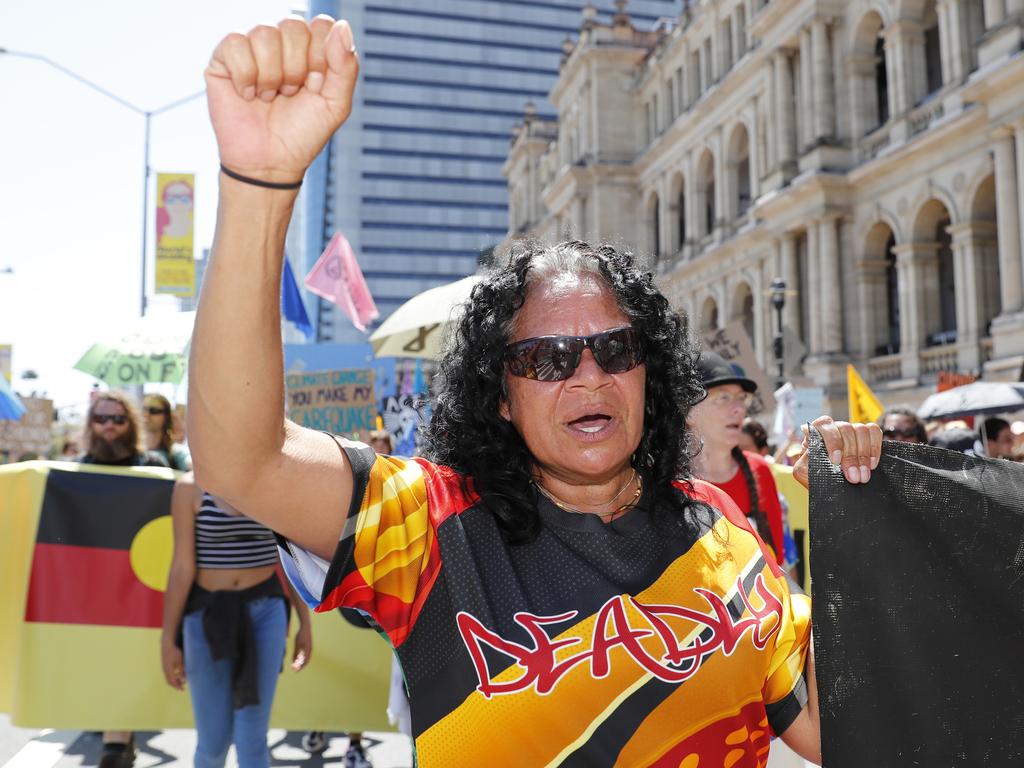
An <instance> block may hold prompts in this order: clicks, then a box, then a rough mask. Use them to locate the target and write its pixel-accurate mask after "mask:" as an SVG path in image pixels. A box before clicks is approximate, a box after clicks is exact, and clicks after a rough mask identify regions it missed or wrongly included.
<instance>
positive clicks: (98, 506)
mask: <svg viewBox="0 0 1024 768" xmlns="http://www.w3.org/2000/svg"><path fill="white" fill-rule="evenodd" d="M174 477H175V475H174V473H172V472H171V470H169V469H161V468H155V467H131V468H128V467H123V468H122V467H108V466H96V465H75V464H65V463H57V462H45V461H30V462H21V463H18V464H8V465H4V466H0V531H2V534H0V712H6V713H8V714H9V715H10V717H11V722H12V723H13V724H14V725H21V726H25V727H36V728H74V729H81V730H94V731H99V730H115V729H116V730H121V729H124V730H154V729H164V728H191V727H192V726H193V718H192V711H191V708H190V707H189V697H188V695H186V694H183V693H180V692H179V691H176V690H173V689H172V688H170V687H169V686H168V685H167V684H166V683H165V682H164V679H163V674H162V672H161V668H160V626H161V623H162V622H161V613H162V610H163V596H164V589H165V588H166V583H167V575H168V570H169V567H170V562H171V556H172V552H173V532H172V526H171V518H170V515H169V513H170V498H171V492H172V488H173V480H174ZM291 626H292V631H293V633H294V629H295V623H294V622H292V625H291ZM313 635H314V637H315V638H316V640H315V650H316V652H315V653H314V654H313V658H312V661H311V663H310V666H309V668H307V669H306V670H304V671H303V672H302V674H299V675H295V674H293V673H292V672H291V670H286V672H285V673H284V674H282V676H281V680H280V684H279V685H278V691H277V695H276V696H275V697H274V709H273V712H272V714H271V724H272V725H273V727H275V728H290V729H299V728H305V729H310V728H313V729H316V730H321V731H342V730H381V729H385V728H387V727H388V726H387V721H386V719H385V714H384V710H385V705H386V703H387V691H388V675H389V672H390V668H391V653H390V651H389V649H388V648H387V646H386V644H385V643H383V642H382V641H381V640H380V638H379V637H377V635H376V634H375V633H373V632H362V631H360V630H357V629H355V628H353V627H351V626H350V625H349V624H347V623H346V622H344V621H342V620H341V619H340V618H339V617H338V616H337V614H334V615H330V616H324V617H314V619H313ZM288 653H289V655H288V659H291V655H290V653H291V651H290V650H289V652H288Z"/></svg>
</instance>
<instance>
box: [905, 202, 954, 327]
mask: <svg viewBox="0 0 1024 768" xmlns="http://www.w3.org/2000/svg"><path fill="white" fill-rule="evenodd" d="M949 223H950V216H949V210H948V209H947V208H946V206H945V205H944V204H943V203H942V202H941V201H940V200H937V199H935V198H932V199H931V200H929V201H928V202H926V203H925V204H924V205H923V206H921V209H920V210H919V211H918V213H917V216H916V217H915V219H914V242H913V246H914V248H915V250H917V251H919V254H916V255H918V256H933V255H934V257H933V258H927V259H926V260H925V261H924V263H923V264H922V265H921V269H920V280H921V284H920V287H919V288H920V290H921V291H922V296H921V299H922V300H923V306H922V309H923V317H922V318H921V319H922V320H923V325H924V332H925V343H926V344H928V345H935V344H951V343H953V342H955V341H956V339H957V322H956V320H957V318H956V279H955V273H954V271H953V248H952V237H951V236H950V234H949V231H948V230H949ZM936 289H937V290H936Z"/></svg>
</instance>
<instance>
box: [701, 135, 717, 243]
mask: <svg viewBox="0 0 1024 768" xmlns="http://www.w3.org/2000/svg"><path fill="white" fill-rule="evenodd" d="M697 194H698V195H699V199H698V201H697V203H698V205H697V210H698V212H699V214H698V215H699V216H700V236H701V237H704V236H706V235H710V234H711V233H712V232H714V231H715V220H716V211H715V159H714V157H713V156H712V155H711V151H710V150H707V149H706V150H704V154H702V155H701V158H700V162H699V163H698V164H697Z"/></svg>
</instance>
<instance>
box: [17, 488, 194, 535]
mask: <svg viewBox="0 0 1024 768" xmlns="http://www.w3.org/2000/svg"><path fill="white" fill-rule="evenodd" d="M173 488H174V483H173V482H171V481H170V480H163V479H160V478H154V477H131V476H126V475H114V474H104V473H98V472H97V473H94V472H68V471H65V470H60V469H51V470H50V471H49V473H48V475H47V478H46V492H45V494H44V496H43V506H42V509H41V510H40V513H39V527H38V530H37V534H36V542H37V543H39V544H66V545H73V546H79V547H104V548H107V549H129V548H130V547H131V544H132V541H133V540H134V538H135V535H136V534H137V533H138V532H139V529H140V528H142V526H144V525H145V524H146V523H148V522H149V521H150V520H153V519H155V518H157V517H160V516H162V515H167V514H170V510H171V491H172V490H173Z"/></svg>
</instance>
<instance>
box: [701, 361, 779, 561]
mask: <svg viewBox="0 0 1024 768" xmlns="http://www.w3.org/2000/svg"><path fill="white" fill-rule="evenodd" d="M697 370H698V373H700V377H701V381H702V383H703V384H704V389H706V390H707V393H708V394H707V397H705V398H704V400H703V401H702V402H701V403H699V404H698V405H695V406H694V407H693V409H692V410H691V411H690V417H689V419H688V422H687V423H688V425H689V427H690V429H691V430H693V433H694V435H696V436H697V437H698V438H700V440H701V449H700V451H699V452H698V453H697V455H696V456H694V457H693V473H694V475H696V476H697V477H699V478H700V479H701V480H706V481H708V482H709V483H713V484H714V485H717V486H718V487H719V488H721V489H722V490H723V491H725V492H726V493H727V494H729V496H731V497H732V499H733V501H735V502H736V506H738V507H739V508H740V510H741V511H742V512H743V513H744V514H745V515H746V516H747V518H748V519H749V520H750V522H751V524H752V525H753V527H754V529H755V530H756V531H757V532H758V534H759V535H760V536H761V538H762V539H763V540H764V542H765V543H766V544H767V545H768V546H769V547H771V548H772V551H773V552H774V553H775V556H776V558H777V560H778V562H779V564H783V562H784V560H785V552H784V549H783V532H782V506H781V504H780V503H779V493H778V490H777V489H776V487H775V479H774V478H773V477H772V470H771V467H770V466H769V465H768V462H767V461H765V459H764V458H763V457H762V456H760V455H758V454H756V453H750V452H746V451H742V450H740V448H739V443H740V438H741V436H742V429H743V419H744V418H745V417H746V415H747V408H748V407H749V406H750V401H751V398H752V396H753V394H754V392H756V391H757V384H755V383H754V381H753V379H750V378H748V377H747V375H746V372H745V371H744V370H743V368H742V367H740V366H739V365H737V364H735V363H730V362H728V361H727V360H726V359H725V358H723V357H722V356H721V355H717V354H715V353H714V352H703V353H701V356H700V360H699V362H698V364H697Z"/></svg>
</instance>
